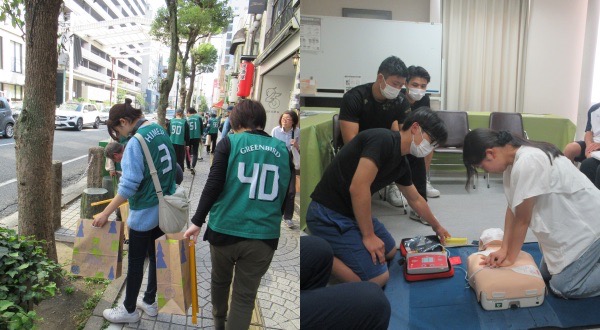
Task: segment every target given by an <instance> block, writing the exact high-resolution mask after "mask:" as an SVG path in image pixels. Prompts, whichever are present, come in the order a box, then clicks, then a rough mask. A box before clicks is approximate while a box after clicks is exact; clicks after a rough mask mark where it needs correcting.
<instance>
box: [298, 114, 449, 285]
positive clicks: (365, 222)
mask: <svg viewBox="0 0 600 330" xmlns="http://www.w3.org/2000/svg"><path fill="white" fill-rule="evenodd" d="M447 136H448V133H447V130H446V126H445V125H444V123H443V121H442V120H441V119H440V118H439V117H438V116H437V115H436V114H435V112H433V111H431V109H428V108H421V109H419V110H417V111H414V112H411V113H410V114H409V115H408V116H407V118H406V120H405V121H404V124H403V125H402V130H401V131H392V130H390V129H387V128H375V129H370V130H366V131H363V132H360V133H358V135H356V137H354V138H353V139H352V141H350V143H348V144H347V145H346V146H344V147H343V148H342V149H341V150H340V151H339V153H338V154H337V155H336V157H335V158H334V159H333V161H332V162H331V164H329V166H328V167H327V168H326V169H325V172H324V173H323V177H322V178H321V181H320V182H319V183H318V184H317V186H316V188H315V190H314V191H313V193H312V194H311V198H312V202H311V203H310V205H309V207H308V211H307V214H306V224H307V225H308V228H309V230H310V232H311V233H312V234H313V235H316V236H320V237H322V238H324V239H325V240H327V241H328V242H329V244H330V245H331V247H332V248H333V252H334V254H335V258H334V263H333V274H334V275H335V276H336V277H337V278H339V279H340V280H341V281H343V282H356V281H361V280H362V281H372V282H375V283H377V284H379V285H380V286H383V285H385V283H387V280H388V278H389V273H388V269H387V264H386V260H390V259H391V258H393V257H394V255H395V253H396V243H395V241H394V239H393V238H392V236H391V234H390V233H389V232H388V231H387V229H386V228H385V227H384V226H383V225H382V224H381V223H380V222H379V221H378V220H377V219H376V218H374V217H373V216H372V214H371V195H372V194H373V193H375V192H376V191H378V190H379V189H382V188H384V187H385V186H387V185H388V184H390V183H393V182H395V183H396V184H397V185H398V188H399V189H400V190H401V191H402V193H403V194H404V195H405V196H406V199H407V201H408V204H409V205H410V206H411V207H412V208H413V209H414V210H416V211H417V212H418V213H419V214H421V215H422V216H423V218H424V219H425V221H427V222H428V223H429V224H430V225H431V226H432V229H433V230H434V231H435V233H436V234H437V235H438V236H439V237H440V239H441V240H442V241H444V240H445V238H446V237H449V233H448V231H447V230H446V229H445V228H444V227H442V225H441V224H440V223H439V222H438V220H437V219H436V217H435V216H434V215H433V213H431V210H430V209H429V206H428V205H427V202H426V201H425V199H423V197H422V196H421V195H420V194H419V193H418V192H417V190H416V188H415V186H414V185H413V184H412V180H411V174H410V168H409V165H408V161H407V159H406V157H405V156H406V155H408V154H412V155H414V156H416V157H424V156H425V155H427V154H428V153H429V152H431V150H432V148H433V147H434V145H435V144H437V143H440V142H443V141H445V140H446V138H447Z"/></svg>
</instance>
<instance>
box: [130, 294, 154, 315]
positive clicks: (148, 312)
mask: <svg viewBox="0 0 600 330" xmlns="http://www.w3.org/2000/svg"><path fill="white" fill-rule="evenodd" d="M135 305H136V306H137V307H139V308H140V309H141V310H143V311H144V313H146V315H148V316H156V315H158V304H156V301H155V302H154V303H153V304H152V305H148V304H146V302H144V299H143V298H142V297H139V298H138V300H137V303H136V304H135Z"/></svg>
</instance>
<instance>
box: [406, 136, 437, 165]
mask: <svg viewBox="0 0 600 330" xmlns="http://www.w3.org/2000/svg"><path fill="white" fill-rule="evenodd" d="M412 138H413V139H412V142H411V144H410V153H411V154H412V155H413V156H415V157H417V158H423V157H425V156H427V155H429V154H430V153H431V152H432V151H433V148H434V146H432V145H431V143H429V141H427V140H426V139H425V138H424V137H423V130H421V138H422V139H423V141H421V143H420V144H419V145H417V144H416V143H415V136H414V135H413V137H412Z"/></svg>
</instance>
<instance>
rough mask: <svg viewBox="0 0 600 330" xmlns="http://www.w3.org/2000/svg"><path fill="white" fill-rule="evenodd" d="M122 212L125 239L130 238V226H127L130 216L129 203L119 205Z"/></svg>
mask: <svg viewBox="0 0 600 330" xmlns="http://www.w3.org/2000/svg"><path fill="white" fill-rule="evenodd" d="M119 211H120V212H121V221H123V234H124V235H125V239H126V240H128V239H129V226H127V218H129V203H123V204H121V205H120V206H119Z"/></svg>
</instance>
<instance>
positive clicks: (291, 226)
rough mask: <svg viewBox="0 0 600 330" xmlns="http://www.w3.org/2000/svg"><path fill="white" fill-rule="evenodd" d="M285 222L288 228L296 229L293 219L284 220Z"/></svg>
mask: <svg viewBox="0 0 600 330" xmlns="http://www.w3.org/2000/svg"><path fill="white" fill-rule="evenodd" d="M283 222H285V224H286V225H287V226H288V228H290V229H292V228H294V227H296V225H294V221H292V220H291V219H283Z"/></svg>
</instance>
